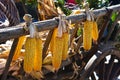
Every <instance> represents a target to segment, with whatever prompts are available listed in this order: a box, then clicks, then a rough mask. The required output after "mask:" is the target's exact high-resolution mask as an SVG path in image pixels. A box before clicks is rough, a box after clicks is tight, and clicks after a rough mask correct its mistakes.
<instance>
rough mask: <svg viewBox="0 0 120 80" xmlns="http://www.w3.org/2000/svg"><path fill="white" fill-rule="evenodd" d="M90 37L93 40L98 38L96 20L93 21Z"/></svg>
mask: <svg viewBox="0 0 120 80" xmlns="http://www.w3.org/2000/svg"><path fill="white" fill-rule="evenodd" d="M92 38H93V40H94V41H97V39H98V26H97V23H96V22H93V29H92Z"/></svg>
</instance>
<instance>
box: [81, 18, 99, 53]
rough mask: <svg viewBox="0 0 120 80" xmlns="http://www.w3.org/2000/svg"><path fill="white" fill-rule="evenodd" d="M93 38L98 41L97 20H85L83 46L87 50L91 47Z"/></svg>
mask: <svg viewBox="0 0 120 80" xmlns="http://www.w3.org/2000/svg"><path fill="white" fill-rule="evenodd" d="M92 39H93V40H94V41H95V42H97V39H98V26H97V23H96V22H95V21H88V20H87V21H85V22H84V28H83V47H84V49H85V50H86V51H88V50H90V49H91V46H92Z"/></svg>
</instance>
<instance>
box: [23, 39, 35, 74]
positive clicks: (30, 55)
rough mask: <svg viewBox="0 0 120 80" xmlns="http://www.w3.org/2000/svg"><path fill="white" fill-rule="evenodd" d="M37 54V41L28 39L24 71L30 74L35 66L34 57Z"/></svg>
mask: <svg viewBox="0 0 120 80" xmlns="http://www.w3.org/2000/svg"><path fill="white" fill-rule="evenodd" d="M35 54H36V39H35V38H30V37H28V38H27V39H26V43H25V56H24V66H23V68H24V71H25V72H26V73H30V72H31V71H32V70H33V66H34V57H35Z"/></svg>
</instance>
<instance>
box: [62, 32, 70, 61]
mask: <svg viewBox="0 0 120 80" xmlns="http://www.w3.org/2000/svg"><path fill="white" fill-rule="evenodd" d="M63 38H64V42H63V48H64V49H63V53H62V60H66V58H67V57H68V43H69V42H68V41H69V34H68V33H67V32H65V33H63Z"/></svg>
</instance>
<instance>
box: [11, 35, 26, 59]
mask: <svg viewBox="0 0 120 80" xmlns="http://www.w3.org/2000/svg"><path fill="white" fill-rule="evenodd" d="M25 39H26V37H25V36H22V37H20V38H19V40H18V44H17V46H16V50H15V52H14V56H13V60H16V59H18V57H19V56H20V51H21V48H22V46H23V44H24V41H25Z"/></svg>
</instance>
